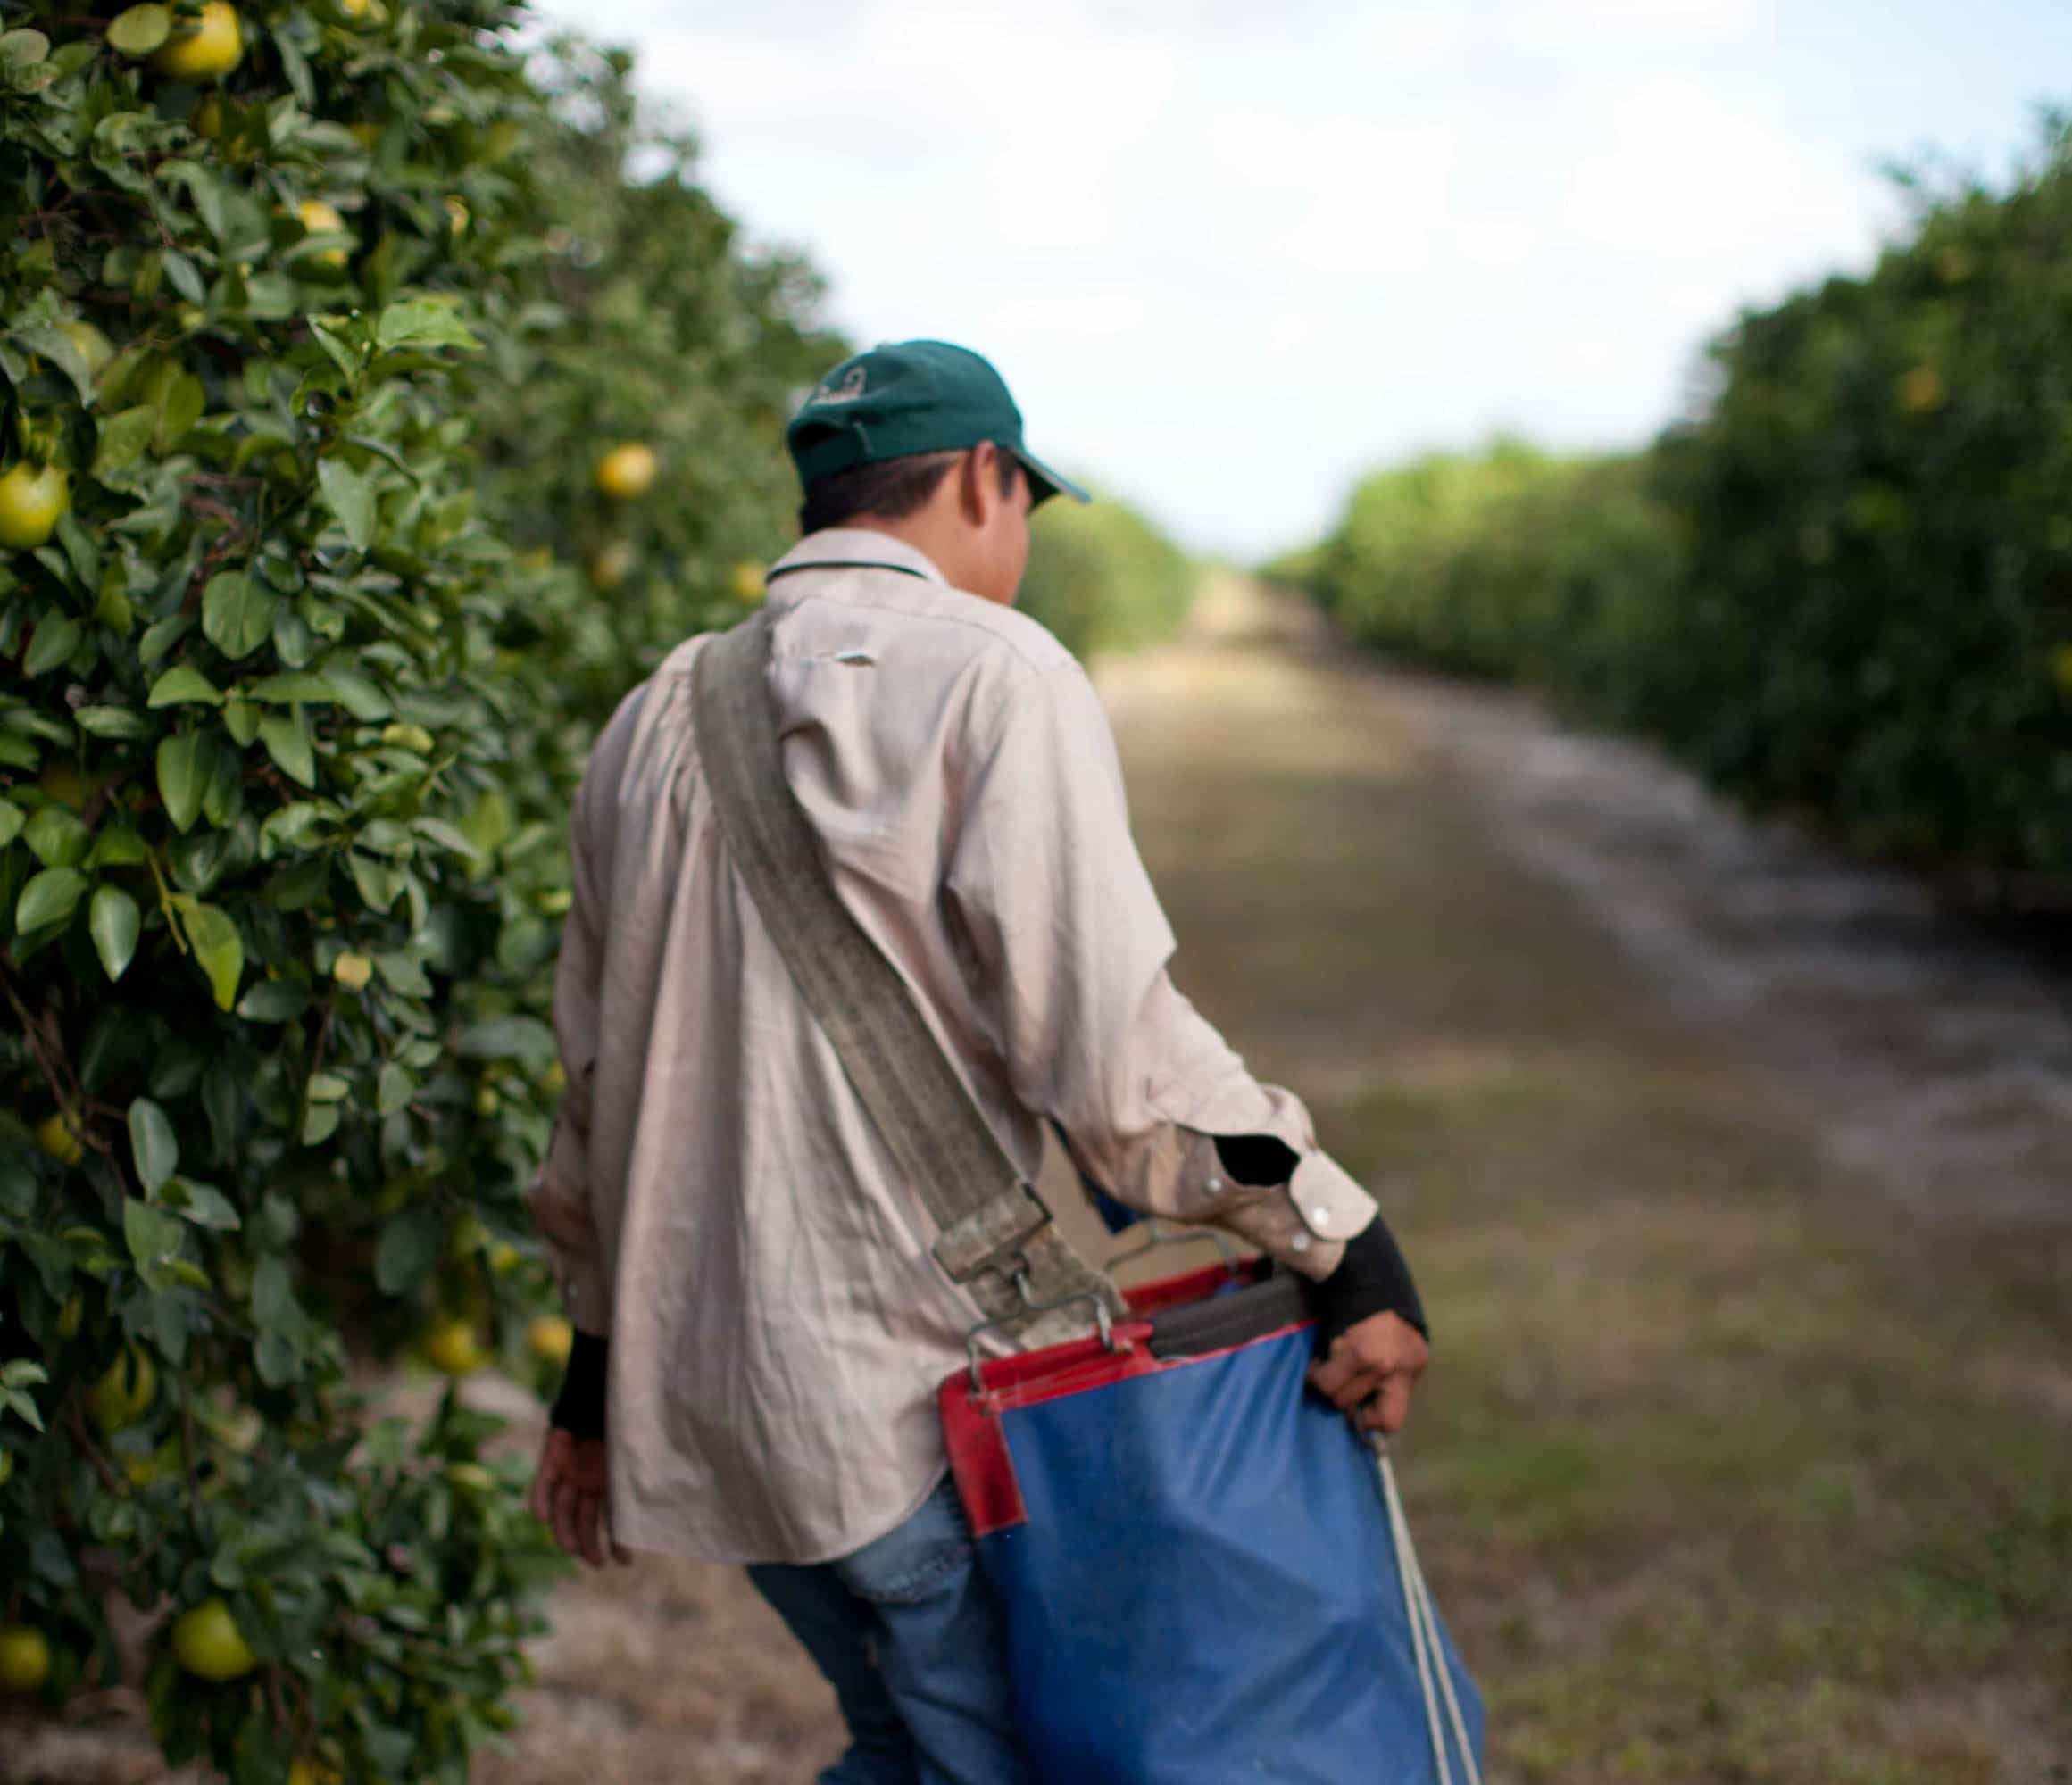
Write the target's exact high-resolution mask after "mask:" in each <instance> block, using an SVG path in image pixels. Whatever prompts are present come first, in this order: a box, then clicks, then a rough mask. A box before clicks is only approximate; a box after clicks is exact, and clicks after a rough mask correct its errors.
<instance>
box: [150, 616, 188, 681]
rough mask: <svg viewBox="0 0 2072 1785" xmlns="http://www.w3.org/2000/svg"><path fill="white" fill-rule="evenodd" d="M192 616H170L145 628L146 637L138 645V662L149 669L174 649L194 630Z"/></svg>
mask: <svg viewBox="0 0 2072 1785" xmlns="http://www.w3.org/2000/svg"><path fill="white" fill-rule="evenodd" d="M194 625H195V617H194V616H193V615H192V614H184V613H178V614H169V615H168V616H167V617H166V618H165V619H162V620H154V621H153V623H152V624H151V625H149V626H147V627H145V628H144V636H143V637H142V638H141V639H139V640H138V641H137V661H138V662H139V663H141V664H143V665H144V667H145V668H146V669H148V668H151V666H152V665H153V664H154V663H155V662H157V661H158V660H159V659H160V658H162V657H163V656H164V655H165V653H166V652H169V651H171V649H172V647H173V646H174V645H175V644H177V643H179V641H180V640H181V639H182V638H184V637H186V636H187V634H188V633H190V632H192V631H193V630H194Z"/></svg>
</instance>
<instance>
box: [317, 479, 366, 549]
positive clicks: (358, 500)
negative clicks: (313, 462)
mask: <svg viewBox="0 0 2072 1785" xmlns="http://www.w3.org/2000/svg"><path fill="white" fill-rule="evenodd" d="M317 482H318V483H319V484H320V485H321V486H323V492H324V502H325V505H326V506H327V507H328V508H329V510H330V511H331V512H332V513H333V514H334V515H336V516H337V518H338V525H339V526H340V527H344V528H345V537H346V538H347V539H349V540H350V541H352V543H353V549H354V551H355V552H364V551H366V550H367V548H368V547H369V546H370V545H371V544H373V543H374V520H375V511H374V479H373V478H372V477H370V476H368V475H366V474H365V473H363V472H360V471H355V470H354V469H353V468H352V467H351V466H350V465H348V464H347V463H346V462H345V461H344V460H343V459H324V460H321V461H319V462H318V465H317Z"/></svg>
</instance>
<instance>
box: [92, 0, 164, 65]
mask: <svg viewBox="0 0 2072 1785" xmlns="http://www.w3.org/2000/svg"><path fill="white" fill-rule="evenodd" d="M171 35H172V12H171V9H170V8H168V7H164V6H161V5H158V4H155V0H146V4H143V5H141V6H132V7H130V8H129V10H128V11H127V12H118V13H116V15H115V16H114V17H113V18H112V19H111V20H109V21H108V42H109V44H110V45H111V46H112V47H114V48H116V49H119V50H121V52H122V54H124V55H126V56H147V55H149V54H151V53H152V51H154V49H157V48H158V47H159V46H161V45H162V44H163V43H164V42H165V40H166V39H167V38H168V37H171Z"/></svg>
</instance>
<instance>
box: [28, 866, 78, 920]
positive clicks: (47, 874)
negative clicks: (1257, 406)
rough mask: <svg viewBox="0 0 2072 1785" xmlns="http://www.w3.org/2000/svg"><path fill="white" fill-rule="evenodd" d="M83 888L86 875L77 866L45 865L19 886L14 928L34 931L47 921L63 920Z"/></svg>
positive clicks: (76, 902) (69, 912)
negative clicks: (19, 892)
mask: <svg viewBox="0 0 2072 1785" xmlns="http://www.w3.org/2000/svg"><path fill="white" fill-rule="evenodd" d="M86 890H87V876H85V875H83V874H81V873H80V872H79V869H78V868H45V869H44V870H43V872H42V873H41V874H38V875H37V876H36V877H35V878H34V879H32V880H31V881H30V882H29V884H28V885H26V886H24V887H23V888H22V889H21V898H19V899H18V900H16V901H15V902H14V927H15V928H16V929H18V930H35V929H40V928H42V926H44V925H46V924H62V923H63V922H65V921H66V920H67V919H68V918H70V917H71V915H72V911H73V909H74V908H75V907H77V905H78V904H79V895H80V894H81V893H83V892H85V891H86Z"/></svg>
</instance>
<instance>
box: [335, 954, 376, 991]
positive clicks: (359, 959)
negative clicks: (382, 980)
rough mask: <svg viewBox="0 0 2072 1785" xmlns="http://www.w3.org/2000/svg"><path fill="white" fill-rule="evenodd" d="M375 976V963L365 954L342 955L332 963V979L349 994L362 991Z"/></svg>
mask: <svg viewBox="0 0 2072 1785" xmlns="http://www.w3.org/2000/svg"><path fill="white" fill-rule="evenodd" d="M373 976H374V963H373V962H372V961H371V960H370V959H368V958H367V957H366V956H365V955H363V954H342V955H340V956H339V957H338V958H337V959H336V960H335V961H333V962H332V963H331V977H332V978H333V979H335V980H337V982H338V984H341V985H343V986H344V987H345V990H346V991H348V992H358V991H360V990H361V989H362V987H363V986H365V984H367V982H368V981H369V980H370V979H371V978H372V977H373Z"/></svg>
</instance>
